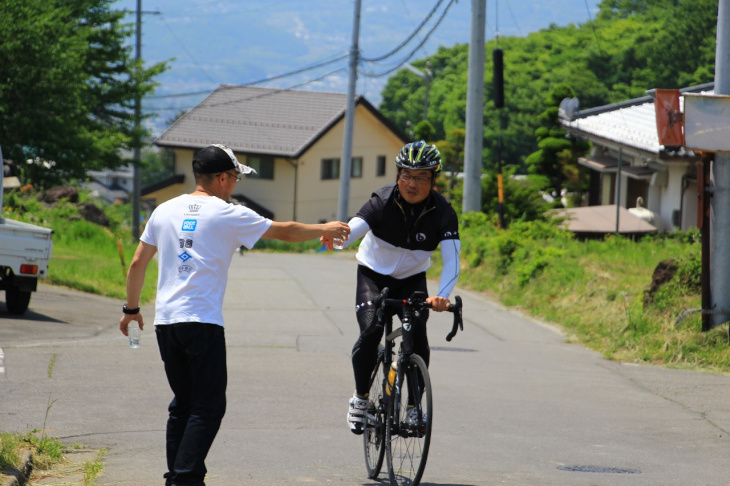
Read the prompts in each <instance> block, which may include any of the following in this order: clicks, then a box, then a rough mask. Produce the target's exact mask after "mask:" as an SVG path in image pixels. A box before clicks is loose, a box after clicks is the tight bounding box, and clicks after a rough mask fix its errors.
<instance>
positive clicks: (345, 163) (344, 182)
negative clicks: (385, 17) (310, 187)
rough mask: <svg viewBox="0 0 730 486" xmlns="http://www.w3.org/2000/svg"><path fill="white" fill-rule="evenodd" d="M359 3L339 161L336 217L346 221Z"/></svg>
mask: <svg viewBox="0 0 730 486" xmlns="http://www.w3.org/2000/svg"><path fill="white" fill-rule="evenodd" d="M360 4H361V0H355V12H354V14H353V19H352V47H350V76H349V83H348V85H347V108H346V109H345V140H344V142H343V144H342V160H341V161H340V204H339V206H338V208H337V219H338V220H340V221H347V206H348V204H349V199H350V174H351V173H352V132H353V131H354V125H355V88H356V86H357V59H358V56H359V49H360V48H359V46H358V44H359V42H360Z"/></svg>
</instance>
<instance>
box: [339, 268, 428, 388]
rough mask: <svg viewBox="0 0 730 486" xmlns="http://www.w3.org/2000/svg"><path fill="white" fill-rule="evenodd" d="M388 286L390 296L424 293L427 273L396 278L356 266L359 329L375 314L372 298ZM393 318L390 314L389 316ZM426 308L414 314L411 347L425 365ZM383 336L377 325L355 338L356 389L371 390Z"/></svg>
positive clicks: (426, 356) (408, 295)
mask: <svg viewBox="0 0 730 486" xmlns="http://www.w3.org/2000/svg"><path fill="white" fill-rule="evenodd" d="M385 287H388V288H389V289H390V294H389V296H388V298H391V299H405V298H408V297H410V296H411V294H412V293H413V292H414V291H416V290H420V291H421V292H426V293H427V294H428V290H427V288H426V273H425V272H422V273H418V274H416V275H413V276H411V277H408V278H404V279H397V278H393V277H389V276H387V275H381V274H379V273H377V272H375V271H373V270H370V269H369V268H367V267H364V266H362V265H359V266H358V267H357V291H356V302H355V303H356V307H355V309H356V315H357V323H358V324H359V325H360V332H362V330H363V329H365V327H366V326H367V325H368V324H369V323H370V321H371V320H372V318H373V316H374V315H375V308H374V307H373V305H372V301H373V298H375V296H376V295H378V294H379V293H380V292H381V290H382V289H384V288H385ZM399 317H400V314H399ZM389 318H392V316H389ZM427 320H428V310H424V311H422V312H420V315H419V316H418V317H415V316H413V320H412V324H413V331H412V332H413V350H414V352H415V353H416V354H417V355H419V356H420V357H421V358H423V360H424V361H425V362H426V365H428V362H429V358H430V356H431V350H430V349H429V347H428V336H427V335H426V321H427ZM382 337H383V328H382V327H379V328H378V329H376V330H375V332H373V333H372V334H369V335H368V336H363V335H362V334H361V335H360V336H359V337H358V338H357V341H355V345H354V346H353V348H352V369H353V372H354V374H355V392H356V393H357V394H358V395H360V396H365V394H367V393H368V392H369V391H370V383H369V381H370V373H371V372H372V371H373V368H374V367H375V362H376V361H377V359H378V344H379V343H380V340H381V339H382Z"/></svg>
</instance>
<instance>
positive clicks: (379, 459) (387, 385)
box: [363, 288, 464, 486]
mask: <svg viewBox="0 0 730 486" xmlns="http://www.w3.org/2000/svg"><path fill="white" fill-rule="evenodd" d="M388 292H389V289H388V288H385V289H383V291H382V292H381V293H380V294H379V295H378V296H377V297H376V298H375V299H374V300H373V304H374V305H375V307H376V308H377V312H376V317H375V318H373V321H372V322H371V323H370V324H369V325H368V326H367V327H366V328H365V329H364V330H363V333H366V334H369V333H372V332H373V330H374V329H375V326H377V325H381V324H382V325H383V326H384V332H383V336H384V344H380V345H379V347H378V361H377V363H376V365H375V369H374V370H373V372H372V375H371V377H370V394H369V405H368V411H367V413H366V414H365V421H364V432H363V446H364V449H365V466H366V468H367V472H368V478H370V479H375V478H377V477H378V474H379V473H380V470H381V468H382V466H383V459H384V457H387V465H388V476H389V477H390V484H391V485H393V486H406V485H408V486H417V485H418V483H419V482H420V481H421V476H422V475H423V471H424V469H425V467H426V460H427V458H428V449H429V445H430V443H431V428H432V426H433V408H432V407H433V396H432V395H433V392H432V390H431V379H430V377H429V374H428V368H427V367H426V363H425V361H424V360H423V358H421V357H420V356H419V355H417V354H415V353H414V352H413V341H412V336H411V333H410V331H411V318H412V317H413V316H418V313H419V312H420V311H421V310H423V309H427V308H430V307H431V305H430V304H428V303H426V294H425V293H424V292H414V293H413V294H412V295H411V297H409V298H408V299H390V298H388ZM454 300H455V301H456V302H455V303H453V304H451V305H450V306H449V309H448V311H449V312H453V314H454V324H453V327H452V329H451V332H450V333H449V334H448V335H447V336H446V340H447V341H451V339H452V338H453V337H454V336H455V335H456V332H457V329H461V330H463V329H464V324H463V319H462V302H461V297H459V296H458V295H457V296H456V297H455V298H454ZM398 308H402V309H403V311H402V318H401V324H402V325H401V327H399V328H398V329H396V330H395V331H393V329H392V327H393V315H394V312H388V311H389V310H393V311H394V310H395V309H398ZM398 337H402V339H401V341H400V344H399V347H398V359H397V360H396V365H395V366H394V365H393V354H394V351H393V348H394V346H395V340H396V339H397V338H398Z"/></svg>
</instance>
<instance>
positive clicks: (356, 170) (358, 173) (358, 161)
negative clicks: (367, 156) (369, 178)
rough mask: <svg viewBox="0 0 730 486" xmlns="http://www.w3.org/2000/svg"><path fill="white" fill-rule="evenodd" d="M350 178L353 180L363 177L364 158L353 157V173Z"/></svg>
mask: <svg viewBox="0 0 730 486" xmlns="http://www.w3.org/2000/svg"><path fill="white" fill-rule="evenodd" d="M350 177H352V178H359V177H362V157H353V158H352V172H351V173H350Z"/></svg>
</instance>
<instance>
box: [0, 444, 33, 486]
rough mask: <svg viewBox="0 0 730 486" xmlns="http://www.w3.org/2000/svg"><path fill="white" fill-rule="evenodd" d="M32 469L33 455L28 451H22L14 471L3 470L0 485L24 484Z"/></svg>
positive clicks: (22, 485)
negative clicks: (18, 464) (18, 463)
mask: <svg viewBox="0 0 730 486" xmlns="http://www.w3.org/2000/svg"><path fill="white" fill-rule="evenodd" d="M32 471H33V455H32V454H31V452H30V451H25V452H23V455H22V457H21V461H20V466H19V467H18V468H17V469H16V470H15V471H4V472H3V473H2V476H0V486H25V484H27V483H28V478H30V473H31V472H32Z"/></svg>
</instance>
